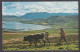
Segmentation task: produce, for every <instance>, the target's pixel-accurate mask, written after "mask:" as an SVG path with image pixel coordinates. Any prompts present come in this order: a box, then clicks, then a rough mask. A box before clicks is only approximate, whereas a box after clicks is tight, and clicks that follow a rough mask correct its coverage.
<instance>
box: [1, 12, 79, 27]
mask: <svg viewBox="0 0 80 52" xmlns="http://www.w3.org/2000/svg"><path fill="white" fill-rule="evenodd" d="M2 20H3V21H18V22H21V23H25V24H39V25H50V26H53V27H56V28H59V27H62V26H63V27H67V28H68V27H70V28H78V14H77V13H73V14H72V13H45V12H43V13H27V14H25V15H23V16H9V15H6V16H2Z"/></svg>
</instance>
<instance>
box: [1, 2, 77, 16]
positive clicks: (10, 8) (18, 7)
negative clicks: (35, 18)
mask: <svg viewBox="0 0 80 52" xmlns="http://www.w3.org/2000/svg"><path fill="white" fill-rule="evenodd" d="M34 12H47V13H78V2H77V1H63V2H62V1H55V2H54V1H51V2H2V15H16V16H22V15H25V14H26V13H34Z"/></svg>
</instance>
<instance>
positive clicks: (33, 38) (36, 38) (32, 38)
mask: <svg viewBox="0 0 80 52" xmlns="http://www.w3.org/2000/svg"><path fill="white" fill-rule="evenodd" d="M48 35H49V33H48V32H43V33H37V34H30V35H28V36H24V40H23V41H28V42H29V43H30V46H29V47H31V45H32V43H34V45H35V47H36V46H37V43H38V42H39V43H40V45H41V40H42V41H43V43H44V46H45V43H46V42H48V43H49V45H50V41H49V39H48Z"/></svg>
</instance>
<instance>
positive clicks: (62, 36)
mask: <svg viewBox="0 0 80 52" xmlns="http://www.w3.org/2000/svg"><path fill="white" fill-rule="evenodd" d="M60 31H61V32H60V35H61V37H60V40H59V42H60V44H61V41H62V40H64V41H65V42H66V43H67V40H66V36H65V31H64V30H63V28H60Z"/></svg>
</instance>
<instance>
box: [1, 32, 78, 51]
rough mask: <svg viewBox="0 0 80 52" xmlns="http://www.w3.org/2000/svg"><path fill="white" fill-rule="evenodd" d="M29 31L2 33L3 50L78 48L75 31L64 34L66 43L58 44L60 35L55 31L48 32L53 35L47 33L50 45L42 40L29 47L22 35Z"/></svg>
mask: <svg viewBox="0 0 80 52" xmlns="http://www.w3.org/2000/svg"><path fill="white" fill-rule="evenodd" d="M28 34H30V33H22V34H21V33H20V34H19V33H14V35H13V34H12V35H11V34H10V33H3V42H2V43H3V44H2V48H3V50H4V51H44V50H61V51H63V50H79V44H78V43H79V36H78V34H77V33H69V34H67V35H66V39H67V41H68V43H67V44H66V43H65V42H64V41H62V44H60V45H58V44H57V42H58V41H59V38H60V35H59V34H57V33H50V34H54V35H49V40H50V42H51V43H50V45H48V43H46V46H45V47H44V46H43V42H42V41H41V45H40V43H39V42H38V44H37V47H35V46H34V44H32V46H31V47H30V48H29V42H27V41H23V37H24V36H25V35H28Z"/></svg>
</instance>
